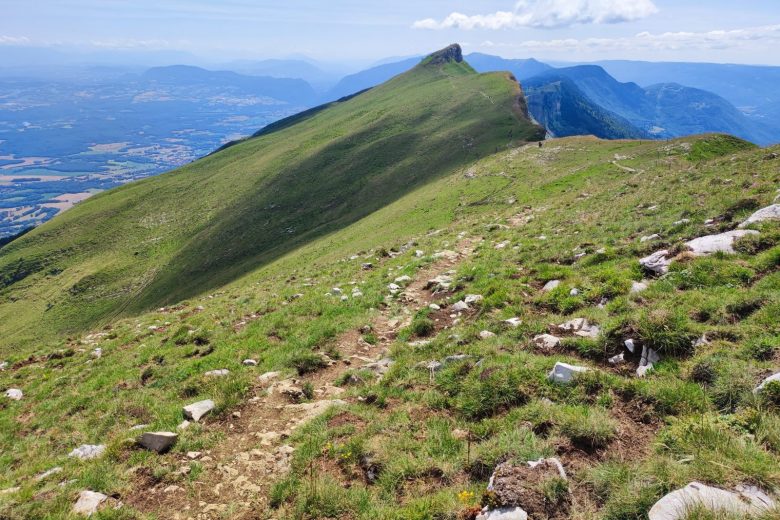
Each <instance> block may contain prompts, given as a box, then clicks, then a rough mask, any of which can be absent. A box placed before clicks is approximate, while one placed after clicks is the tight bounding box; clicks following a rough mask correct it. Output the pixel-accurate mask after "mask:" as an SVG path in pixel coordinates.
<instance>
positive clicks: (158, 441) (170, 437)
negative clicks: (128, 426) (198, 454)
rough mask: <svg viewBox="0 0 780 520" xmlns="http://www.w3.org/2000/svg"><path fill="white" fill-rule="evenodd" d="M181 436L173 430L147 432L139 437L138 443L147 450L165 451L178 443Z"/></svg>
mask: <svg viewBox="0 0 780 520" xmlns="http://www.w3.org/2000/svg"><path fill="white" fill-rule="evenodd" d="M178 438H179V436H178V435H176V434H175V433H172V432H146V433H144V434H143V435H141V438H140V439H138V444H140V445H141V446H143V447H144V448H146V449H147V450H151V451H156V452H157V453H165V452H166V451H168V450H169V449H171V446H173V445H174V444H175V443H176V439H178Z"/></svg>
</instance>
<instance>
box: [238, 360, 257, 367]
mask: <svg viewBox="0 0 780 520" xmlns="http://www.w3.org/2000/svg"><path fill="white" fill-rule="evenodd" d="M241 364H242V365H244V366H245V367H256V366H257V360H256V359H245V360H243V361H242V362H241Z"/></svg>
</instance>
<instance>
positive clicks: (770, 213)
mask: <svg viewBox="0 0 780 520" xmlns="http://www.w3.org/2000/svg"><path fill="white" fill-rule="evenodd" d="M766 220H780V204H772V205H771V206H767V207H765V208H761V209H760V210H758V211H756V212H755V213H753V214H752V215H750V216H749V217H748V218H747V220H745V221H744V222H743V223H742V224H740V225H739V227H741V228H744V227H746V226H749V225H750V224H755V223H756V222H764V221H766Z"/></svg>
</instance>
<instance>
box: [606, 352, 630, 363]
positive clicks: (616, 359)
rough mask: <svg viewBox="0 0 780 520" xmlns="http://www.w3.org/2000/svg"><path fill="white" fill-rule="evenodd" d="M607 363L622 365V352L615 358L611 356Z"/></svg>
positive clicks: (623, 360) (624, 359)
mask: <svg viewBox="0 0 780 520" xmlns="http://www.w3.org/2000/svg"><path fill="white" fill-rule="evenodd" d="M607 361H609V364H610V365H622V364H623V363H625V362H626V354H625V353H624V352H621V353H620V354H618V355H616V356H612V357H611V358H609V359H608V360H607Z"/></svg>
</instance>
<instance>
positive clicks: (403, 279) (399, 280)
mask: <svg viewBox="0 0 780 520" xmlns="http://www.w3.org/2000/svg"><path fill="white" fill-rule="evenodd" d="M393 281H394V282H395V283H408V282H411V281H412V277H411V276H407V275H403V276H399V277H398V278H396V279H395V280H393Z"/></svg>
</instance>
